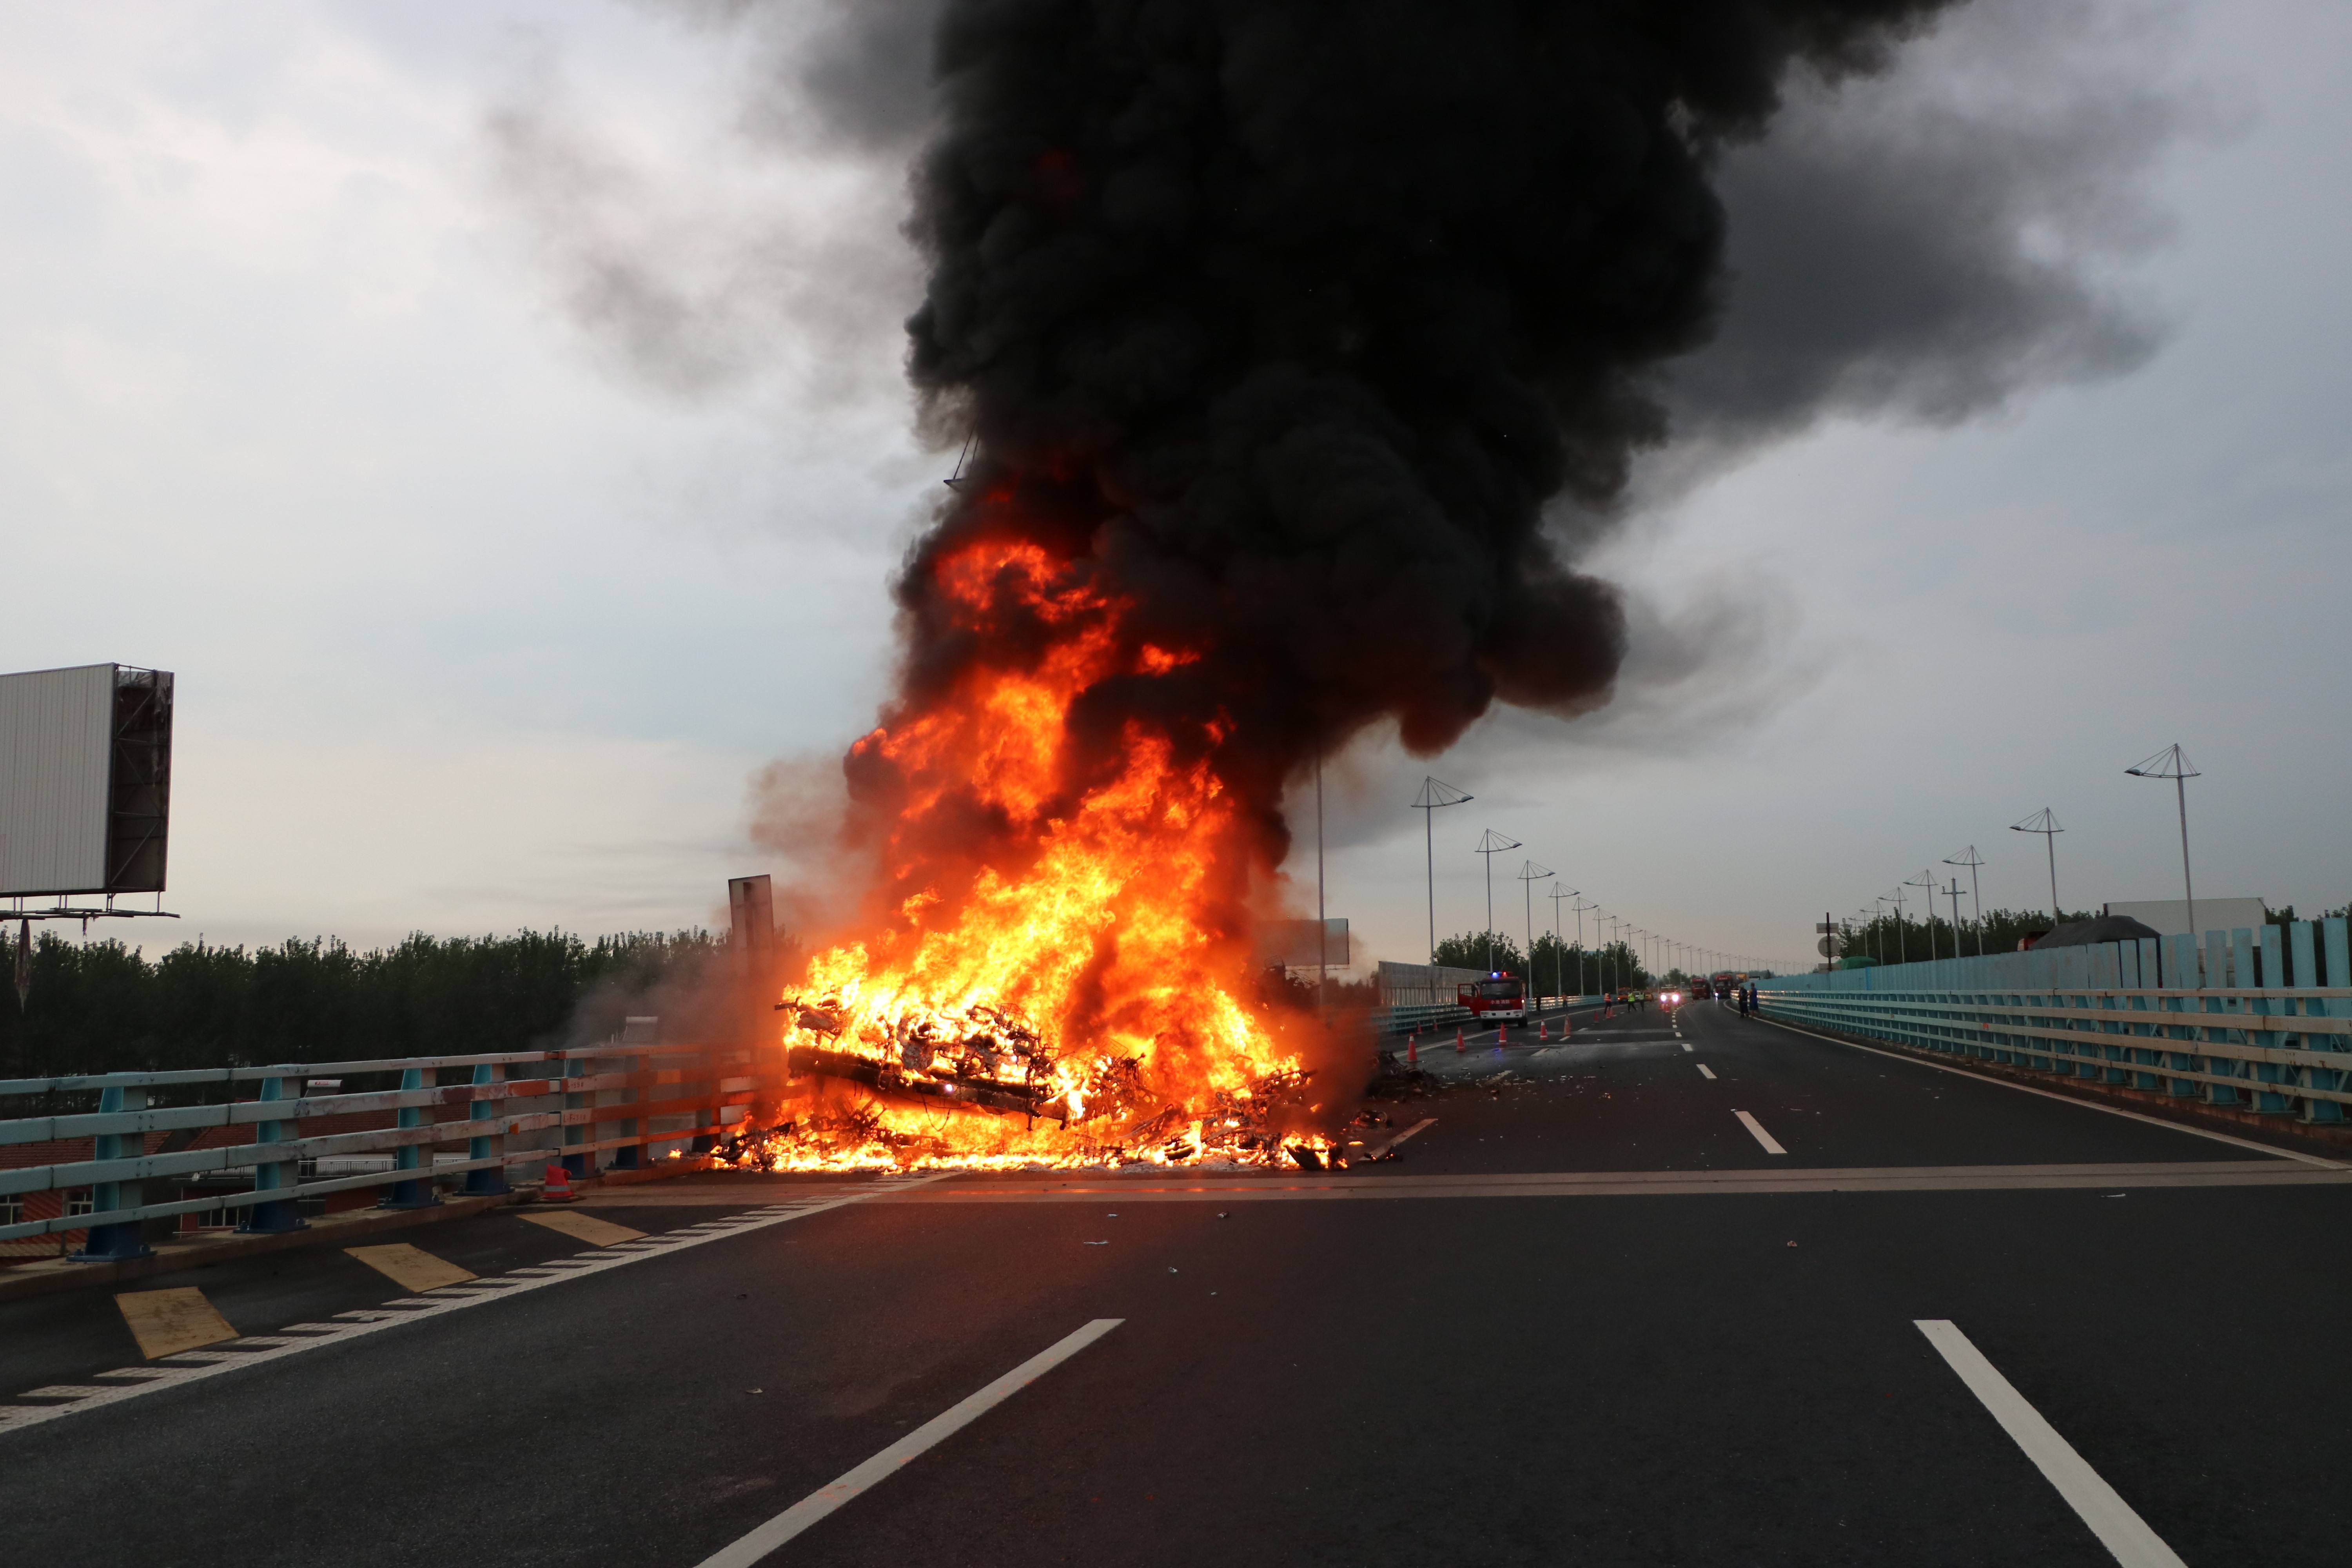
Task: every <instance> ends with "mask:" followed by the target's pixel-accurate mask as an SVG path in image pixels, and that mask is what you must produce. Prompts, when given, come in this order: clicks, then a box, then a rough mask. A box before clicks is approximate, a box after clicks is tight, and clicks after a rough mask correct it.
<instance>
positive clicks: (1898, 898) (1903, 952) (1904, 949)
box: [1878, 882, 1911, 964]
mask: <svg viewBox="0 0 2352 1568" xmlns="http://www.w3.org/2000/svg"><path fill="white" fill-rule="evenodd" d="M1909 886H1910V884H1909V883H1908V882H1901V883H1897V884H1896V885H1895V891H1894V892H1892V893H1888V894H1885V895H1883V896H1882V897H1881V898H1880V899H1879V900H1878V901H1879V902H1880V903H1882V904H1883V903H1887V902H1890V901H1891V902H1892V903H1893V904H1894V905H1895V963H1898V964H1900V963H1910V962H1911V954H1910V951H1909V947H1910V943H1909V942H1908V941H1907V940H1906V937H1905V934H1904V931H1903V889H1905V888H1907V887H1909Z"/></svg>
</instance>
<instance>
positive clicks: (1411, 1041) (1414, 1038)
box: [1404, 1035, 1421, 1068]
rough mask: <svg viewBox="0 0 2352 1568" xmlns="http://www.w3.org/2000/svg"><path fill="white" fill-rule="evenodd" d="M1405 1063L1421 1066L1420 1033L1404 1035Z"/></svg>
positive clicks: (1413, 1066) (1412, 1066) (1410, 1065)
mask: <svg viewBox="0 0 2352 1568" xmlns="http://www.w3.org/2000/svg"><path fill="white" fill-rule="evenodd" d="M1404 1065H1405V1066H1407V1067H1409V1068H1419V1067H1420V1066H1421V1037H1420V1036H1419V1035H1407V1036H1406V1037H1404Z"/></svg>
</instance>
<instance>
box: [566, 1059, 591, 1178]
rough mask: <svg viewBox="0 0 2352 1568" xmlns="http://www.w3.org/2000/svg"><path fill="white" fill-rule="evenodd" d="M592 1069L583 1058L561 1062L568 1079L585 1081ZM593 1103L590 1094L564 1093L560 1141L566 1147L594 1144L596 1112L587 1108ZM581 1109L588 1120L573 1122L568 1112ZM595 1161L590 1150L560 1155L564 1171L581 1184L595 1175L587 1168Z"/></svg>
mask: <svg viewBox="0 0 2352 1568" xmlns="http://www.w3.org/2000/svg"><path fill="white" fill-rule="evenodd" d="M592 1071H593V1064H591V1063H590V1062H588V1061H587V1060H586V1059H585V1058H581V1057H566V1058H564V1059H563V1076H564V1077H565V1078H566V1079H583V1078H586V1077H588V1076H589V1074H590V1073H591V1072H592ZM595 1100H596V1097H595V1096H594V1095H593V1094H588V1093H583V1092H581V1091H579V1090H576V1089H565V1090H564V1091H563V1109H564V1111H565V1113H566V1114H565V1116H564V1118H563V1142H564V1143H565V1145H567V1146H569V1145H571V1144H573V1143H593V1142H595V1140H596V1122H595V1115H596V1113H595V1111H594V1110H591V1109H588V1108H590V1107H593V1105H594V1104H595ZM574 1110H588V1116H589V1120H588V1121H584V1122H579V1121H572V1117H571V1115H570V1112H572V1111H574ZM595 1158H596V1155H595V1152H594V1151H593V1150H590V1151H587V1152H582V1153H578V1154H566V1155H564V1156H563V1169H564V1172H565V1173H566V1174H568V1175H570V1176H571V1178H572V1180H573V1181H575V1182H578V1181H583V1180H585V1179H586V1178H588V1177H590V1176H593V1175H594V1174H595V1172H594V1171H593V1170H591V1169H590V1168H589V1167H590V1165H591V1164H592V1163H593V1162H594V1160H595Z"/></svg>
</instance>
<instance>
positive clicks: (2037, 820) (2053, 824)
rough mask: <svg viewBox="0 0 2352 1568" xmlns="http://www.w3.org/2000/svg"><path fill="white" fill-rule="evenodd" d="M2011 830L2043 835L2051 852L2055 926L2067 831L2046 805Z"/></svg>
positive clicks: (2184, 811)
mask: <svg viewBox="0 0 2352 1568" xmlns="http://www.w3.org/2000/svg"><path fill="white" fill-rule="evenodd" d="M2182 816H2183V820H2184V822H2185V821H2186V818H2187V807H2185V806H2184V807H2183V808H2182ZM2009 830H2010V831H2011V833H2039V834H2040V835H2042V847H2043V848H2045V849H2047V850H2049V851H2050V923H2051V924H2052V925H2053V926H2054V925H2056V924H2058V923H2059V921H2061V920H2062V919H2063V916H2061V915H2060V914H2059V912H2058V836H2059V835H2060V834H2062V833H2063V832H2065V831H2066V830H2065V829H2064V828H2063V827H2061V826H2058V818H2057V816H2056V815H2055V814H2054V813H2053V812H2052V811H2051V809H2050V808H2049V807H2048V806H2046V805H2045V806H2043V807H2042V809H2041V810H2040V811H2037V812H2035V813H2034V814H2033V815H2032V816H2029V817H2027V818H2026V819H2025V820H2024V821H2023V822H2012V823H2011V824H2010V825H2009ZM2182 837H2183V839H2184V841H2185V840H2186V838H2187V837H2188V835H2187V833H2186V831H2185V830H2184V831H2183V834H2182Z"/></svg>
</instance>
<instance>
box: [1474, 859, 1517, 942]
mask: <svg viewBox="0 0 2352 1568" xmlns="http://www.w3.org/2000/svg"><path fill="white" fill-rule="evenodd" d="M1518 847H1519V841H1518V840H1517V839H1516V838H1514V837H1511V836H1510V835H1509V834H1507V833H1497V832H1496V831H1495V830H1494V829H1493V828H1491V827H1490V828H1488V829H1486V832H1484V833H1482V834H1480V835H1479V836H1478V853H1479V854H1481V855H1483V856H1485V857H1486V973H1489V974H1492V973H1495V857H1496V856H1497V855H1500V854H1501V853H1502V852H1503V851H1504V850H1506V849H1517V848H1518Z"/></svg>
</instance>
